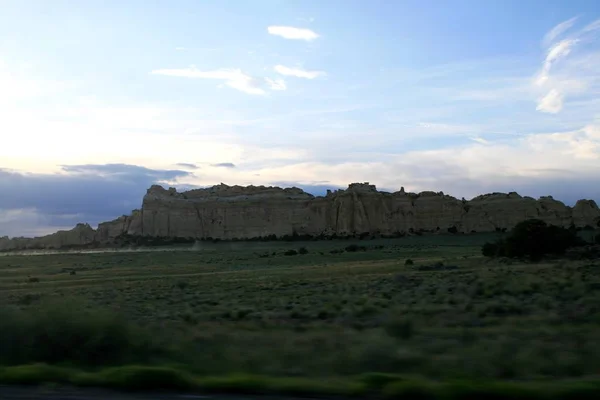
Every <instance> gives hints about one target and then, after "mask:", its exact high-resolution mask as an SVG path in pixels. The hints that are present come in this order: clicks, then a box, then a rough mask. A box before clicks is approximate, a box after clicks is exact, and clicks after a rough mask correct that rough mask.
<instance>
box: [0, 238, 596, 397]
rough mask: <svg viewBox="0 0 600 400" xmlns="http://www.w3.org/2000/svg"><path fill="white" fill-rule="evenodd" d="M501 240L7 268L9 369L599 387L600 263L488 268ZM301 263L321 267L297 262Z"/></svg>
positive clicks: (120, 256) (146, 255)
mask: <svg viewBox="0 0 600 400" xmlns="http://www.w3.org/2000/svg"><path fill="white" fill-rule="evenodd" d="M492 239H494V235H440V236H420V237H417V236H415V237H407V238H400V239H385V240H384V239H381V240H367V241H347V240H339V241H320V242H293V243H286V242H266V243H258V242H257V243H242V242H237V243H218V244H206V243H202V244H199V245H195V246H193V247H187V248H186V247H181V248H177V249H163V250H164V251H135V252H116V253H110V252H107V253H84V254H49V255H36V256H31V255H29V256H23V255H5V256H1V257H0V304H2V305H3V308H4V311H2V312H3V313H4V314H3V316H0V343H1V344H0V364H3V365H6V366H8V365H16V364H26V363H31V362H46V363H50V364H54V365H60V366H63V367H68V368H75V367H77V368H83V369H86V370H88V371H93V370H97V369H98V368H100V367H102V368H105V367H111V366H114V365H123V364H144V365H159V366H161V367H165V368H175V369H176V370H177V371H184V373H186V374H193V375H194V376H213V377H214V376H232V374H233V375H236V376H237V375H239V374H253V375H260V376H268V377H271V378H273V379H276V378H279V379H284V378H286V379H289V378H293V379H318V380H323V379H327V380H336V379H340V380H344V379H349V377H356V376H378V377H380V378H381V377H385V376H388V375H385V374H394V375H393V376H402V377H403V379H408V378H410V379H428V380H431V381H439V380H444V381H445V380H450V379H452V380H455V379H467V380H481V379H492V380H504V381H507V380H510V381H522V380H527V381H536V380H539V379H548V380H553V381H554V380H557V379H560V380H567V379H571V380H572V379H588V378H594V377H597V376H598V373H599V372H600V357H599V356H598V355H600V336H599V334H600V264H598V263H596V264H594V262H590V261H587V262H584V261H581V262H579V261H552V262H544V263H536V264H527V263H522V264H521V263H507V262H501V261H490V260H487V259H484V258H482V257H481V256H480V248H481V245H482V244H483V243H484V242H485V241H487V240H492ZM353 244H355V245H357V246H359V248H358V249H356V248H352V247H350V248H349V250H357V251H346V250H344V249H345V248H346V247H348V246H351V245H353ZM360 246H364V249H362V248H360ZM300 248H305V249H306V250H307V251H308V253H307V254H296V255H285V254H286V252H287V253H288V254H289V253H290V252H289V250H291V249H295V250H298V249H300ZM409 259H410V260H412V261H413V264H412V265H410V262H408V263H407V260H409ZM72 271H73V272H72ZM17 348H19V349H25V350H22V351H16V350H15V349H17ZM48 349H51V350H48ZM0 372H1V371H0ZM365 374H367V375H365ZM368 374H371V375H368ZM373 374H375V375H373ZM1 377H2V374H1V373H0V381H1V380H2V379H1ZM378 379H379V378H378ZM381 379H383V380H384V381H385V379H386V378H381ZM390 390H392V389H390ZM399 390H400V389H399Z"/></svg>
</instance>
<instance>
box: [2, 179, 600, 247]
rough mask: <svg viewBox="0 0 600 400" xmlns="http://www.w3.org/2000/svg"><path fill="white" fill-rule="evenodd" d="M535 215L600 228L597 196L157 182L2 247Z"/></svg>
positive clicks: (389, 227) (387, 231)
mask: <svg viewBox="0 0 600 400" xmlns="http://www.w3.org/2000/svg"><path fill="white" fill-rule="evenodd" d="M529 218H539V219H542V220H544V221H546V222H548V223H550V224H554V225H559V226H565V227H566V226H571V225H575V226H576V227H580V228H582V227H585V226H592V227H597V226H599V225H598V224H599V223H600V209H599V208H598V206H597V204H596V203H595V202H594V201H593V200H579V201H578V202H577V204H576V205H575V206H574V207H568V206H566V205H565V204H563V203H562V202H560V201H557V200H554V199H553V198H552V197H550V196H548V197H541V198H540V199H538V200H535V199H533V198H531V197H522V196H520V195H519V194H517V193H515V192H511V193H508V194H506V193H492V194H486V195H481V196H477V197H475V198H474V199H472V200H469V201H467V200H465V199H462V200H459V199H456V198H454V197H452V196H449V195H445V194H444V193H442V192H437V193H436V192H421V193H409V192H405V190H404V188H402V189H401V190H400V191H398V192H395V193H387V192H379V191H377V189H376V188H375V186H374V185H370V184H369V183H352V184H350V185H349V186H348V189H346V190H336V191H333V192H332V191H328V192H327V195H326V196H323V197H315V196H312V195H310V194H308V193H306V192H304V191H303V190H301V189H299V188H295V187H293V188H286V189H282V188H279V187H265V186H247V187H242V186H228V185H224V184H220V185H216V186H213V187H211V188H207V189H194V190H190V191H186V192H181V193H179V192H177V191H176V190H175V189H174V188H169V189H164V188H163V187H161V186H158V185H154V186H152V187H150V189H148V191H147V193H146V195H145V196H144V199H143V202H142V208H141V209H140V210H134V211H133V212H132V213H131V215H124V216H122V217H119V218H117V219H115V220H113V221H110V222H104V223H101V224H100V225H99V226H98V229H97V230H94V229H92V228H91V227H90V226H89V225H87V224H79V225H77V226H76V227H75V228H74V229H73V230H71V231H59V232H56V233H54V234H52V235H48V236H44V237H40V238H33V239H26V238H14V239H8V238H0V250H5V251H6V250H16V249H34V248H61V247H76V246H86V245H92V244H97V245H107V246H109V245H110V244H111V243H113V242H114V240H115V239H116V238H118V237H122V236H123V235H130V236H132V237H166V238H191V239H223V240H230V239H252V238H258V237H271V238H273V237H274V236H275V237H284V236H288V235H302V236H313V237H315V236H318V237H321V236H324V237H327V236H332V235H336V236H348V235H361V234H368V235H396V234H402V233H413V232H449V231H450V232H462V233H471V232H491V231H497V230H505V229H511V228H512V227H513V226H514V225H515V224H517V223H518V222H520V221H523V220H525V219H529Z"/></svg>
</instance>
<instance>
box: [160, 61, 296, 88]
mask: <svg viewBox="0 0 600 400" xmlns="http://www.w3.org/2000/svg"><path fill="white" fill-rule="evenodd" d="M152 74H154V75H166V76H175V77H183V78H198V79H216V80H222V81H225V85H227V86H229V87H231V88H233V89H236V90H239V91H241V92H244V93H248V94H254V95H264V94H266V91H265V88H269V89H272V90H285V89H286V85H285V82H283V81H282V80H277V81H273V80H272V79H268V78H266V79H261V78H256V77H253V76H250V75H247V74H245V73H243V72H242V71H241V70H240V69H218V70H213V71H200V70H199V69H197V68H196V67H193V66H192V67H189V68H180V69H156V70H154V71H152Z"/></svg>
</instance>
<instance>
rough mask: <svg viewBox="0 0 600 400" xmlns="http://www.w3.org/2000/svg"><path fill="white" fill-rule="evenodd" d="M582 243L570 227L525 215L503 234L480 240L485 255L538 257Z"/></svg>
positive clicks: (537, 258) (559, 251)
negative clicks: (549, 223) (496, 239)
mask: <svg viewBox="0 0 600 400" xmlns="http://www.w3.org/2000/svg"><path fill="white" fill-rule="evenodd" d="M582 244H583V240H582V239H581V238H579V237H578V236H577V232H576V230H574V229H565V228H562V227H559V226H554V225H548V224H546V223H545V222H544V221H542V220H539V219H529V220H526V221H523V222H520V223H518V224H517V225H516V226H515V227H514V228H513V230H512V231H511V232H510V234H509V235H508V236H507V237H506V238H504V239H500V240H498V241H496V242H494V243H486V244H484V245H483V247H482V249H481V252H482V254H483V255H484V256H486V257H509V258H529V259H531V260H539V259H541V258H542V257H543V256H544V255H549V254H551V255H562V254H564V253H565V251H566V250H567V249H568V248H571V247H575V246H579V245H582Z"/></svg>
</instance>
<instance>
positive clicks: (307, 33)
mask: <svg viewBox="0 0 600 400" xmlns="http://www.w3.org/2000/svg"><path fill="white" fill-rule="evenodd" d="M267 31H268V32H269V34H271V35H275V36H281V37H282V38H284V39H292V40H306V41H311V40H315V39H316V38H318V37H319V35H318V34H317V33H315V32H314V31H312V30H310V29H305V28H294V27H292V26H269V27H268V28H267Z"/></svg>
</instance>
